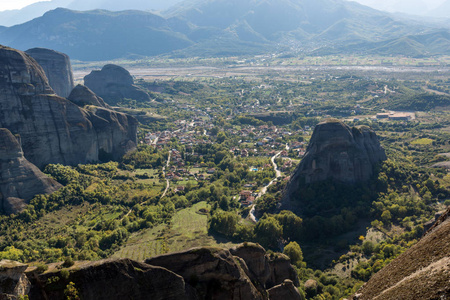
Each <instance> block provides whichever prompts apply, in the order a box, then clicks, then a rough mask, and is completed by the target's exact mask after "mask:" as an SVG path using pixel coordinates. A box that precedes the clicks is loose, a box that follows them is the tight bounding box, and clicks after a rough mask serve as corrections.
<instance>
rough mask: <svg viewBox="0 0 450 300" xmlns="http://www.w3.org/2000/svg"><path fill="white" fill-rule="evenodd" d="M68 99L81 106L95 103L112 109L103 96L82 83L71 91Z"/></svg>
mask: <svg viewBox="0 0 450 300" xmlns="http://www.w3.org/2000/svg"><path fill="white" fill-rule="evenodd" d="M67 99H69V100H70V101H72V102H73V103H75V104H76V105H78V106H81V107H83V106H85V105H94V106H99V107H104V108H108V109H111V107H110V106H109V105H108V104H106V103H105V101H103V99H102V98H101V97H99V96H97V95H96V94H95V93H94V92H93V91H91V90H90V89H89V88H88V87H87V86H84V85H81V84H79V85H77V86H76V87H75V88H74V89H73V90H72V92H70V95H69V97H68V98H67Z"/></svg>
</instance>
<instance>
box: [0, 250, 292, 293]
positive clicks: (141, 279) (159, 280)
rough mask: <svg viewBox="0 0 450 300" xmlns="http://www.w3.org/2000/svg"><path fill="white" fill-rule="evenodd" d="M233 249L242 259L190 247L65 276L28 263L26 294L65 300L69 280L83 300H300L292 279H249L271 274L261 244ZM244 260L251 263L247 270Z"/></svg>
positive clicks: (82, 266) (83, 266)
mask: <svg viewBox="0 0 450 300" xmlns="http://www.w3.org/2000/svg"><path fill="white" fill-rule="evenodd" d="M261 249H262V250H263V253H262V252H261ZM232 250H233V252H235V253H240V254H242V256H245V257H246V260H244V259H243V258H241V257H238V256H233V255H232V254H231V253H230V251H229V250H225V249H218V248H193V249H190V250H187V251H183V252H178V253H171V254H166V255H161V256H157V257H153V258H150V259H147V260H146V261H145V262H144V263H142V262H136V261H132V260H129V259H117V260H114V259H108V260H101V261H96V262H89V261H85V262H75V264H74V265H73V266H72V267H70V268H69V269H67V271H68V272H66V271H64V273H65V274H64V273H63V272H62V271H61V268H62V263H54V264H51V265H50V266H49V269H48V271H46V272H44V273H42V274H37V273H36V267H30V268H29V269H27V271H26V274H27V276H28V278H29V280H30V282H31V290H30V293H29V298H30V299H36V300H41V299H43V300H44V299H52V300H53V299H54V300H59V299H61V300H63V299H67V295H66V293H67V292H66V291H65V290H67V286H68V285H69V284H70V283H71V282H72V283H73V285H72V288H75V289H76V290H77V291H78V294H79V296H80V298H81V299H85V300H89V299H96V300H97V299H100V300H103V299H105V300H106V299H108V300H116V299H117V300H122V299H161V300H162V299H186V300H190V299H192V300H194V299H195V300H201V299H218V300H222V299H223V300H233V299H239V300H252V299H261V300H268V299H269V294H270V295H271V298H270V299H282V297H284V298H283V300H287V299H298V296H299V295H300V294H299V293H298V291H297V289H296V287H295V285H294V282H293V281H292V280H291V279H290V278H284V279H283V280H282V281H281V284H279V285H277V286H275V287H273V288H272V289H270V290H266V288H264V287H263V285H264V284H263V283H262V282H260V281H259V279H258V278H250V277H251V276H253V275H254V274H256V273H258V270H259V271H260V272H259V273H260V274H264V277H261V278H262V279H265V278H267V277H270V276H271V274H269V275H267V274H266V273H267V269H269V264H270V263H268V262H267V260H269V257H268V255H267V254H266V253H265V251H264V249H263V248H262V247H261V246H259V245H257V244H251V243H249V244H247V243H246V244H242V245H238V246H236V247H235V248H233V249H232ZM261 253H262V254H263V255H261ZM246 261H247V262H248V263H249V265H251V266H252V268H251V269H252V270H251V271H250V269H249V268H248V267H247V262H246ZM260 262H262V264H260ZM290 267H291V268H292V266H290ZM22 272H23V270H22ZM67 273H68V275H67ZM282 273H286V272H281V273H280V274H282ZM296 281H297V282H298V278H297V277H296ZM297 286H298V285H297ZM0 299H1V298H0Z"/></svg>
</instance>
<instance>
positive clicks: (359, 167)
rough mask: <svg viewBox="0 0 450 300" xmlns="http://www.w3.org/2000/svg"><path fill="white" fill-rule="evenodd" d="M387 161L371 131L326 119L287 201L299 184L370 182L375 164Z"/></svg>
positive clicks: (289, 189)
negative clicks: (326, 181) (328, 181)
mask: <svg viewBox="0 0 450 300" xmlns="http://www.w3.org/2000/svg"><path fill="white" fill-rule="evenodd" d="M385 159H386V154H385V152H384V149H383V148H382V147H381V145H380V142H379V141H378V138H377V135H376V134H375V132H374V131H373V130H372V129H370V128H369V127H367V126H360V127H353V128H350V127H349V126H347V125H346V124H344V123H342V122H340V121H338V120H327V121H325V122H322V123H320V124H318V125H317V126H316V128H315V129H314V132H313V135H312V137H311V140H310V144H309V146H308V149H307V151H306V154H305V157H304V158H303V159H302V161H301V162H300V164H299V166H298V167H297V169H296V170H295V172H294V175H293V176H292V177H291V180H290V182H289V184H288V185H287V188H286V191H285V198H286V197H287V198H295V193H296V191H297V187H298V185H299V184H300V183H305V184H309V183H315V182H319V181H324V180H327V179H331V180H335V181H338V182H342V183H346V184H354V183H357V182H363V181H367V180H369V179H370V178H371V177H372V175H373V171H374V167H375V165H376V164H377V163H379V162H381V161H383V160H385Z"/></svg>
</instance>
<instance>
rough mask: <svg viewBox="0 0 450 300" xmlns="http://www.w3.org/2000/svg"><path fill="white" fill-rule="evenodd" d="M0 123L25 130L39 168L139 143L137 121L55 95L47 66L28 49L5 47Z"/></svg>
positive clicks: (26, 148) (114, 154)
mask: <svg viewBox="0 0 450 300" xmlns="http://www.w3.org/2000/svg"><path fill="white" fill-rule="evenodd" d="M0 127H1V128H8V129H9V130H10V131H11V132H12V133H13V134H20V137H21V141H22V149H23V152H24V155H25V157H26V158H27V159H28V160H29V161H30V162H32V163H33V164H35V165H36V166H38V167H42V166H44V165H46V164H49V163H62V164H66V165H71V164H78V163H87V162H92V161H98V160H99V155H102V154H104V155H105V156H108V157H111V158H118V157H120V156H122V155H123V154H125V153H126V152H127V151H129V150H130V149H133V148H134V147H135V146H136V132H137V121H136V119H134V118H133V117H131V116H128V115H126V114H122V113H118V112H115V111H112V110H109V109H105V108H98V109H92V110H90V111H88V110H84V109H82V108H80V107H78V106H77V105H75V104H74V103H72V102H70V101H69V100H67V99H64V98H61V97H59V96H56V95H55V94H54V92H53V90H52V89H51V88H50V86H49V84H48V81H47V77H46V76H45V73H44V71H43V69H42V68H41V67H40V66H39V65H38V64H37V62H36V61H35V60H34V59H32V58H31V57H30V56H28V55H27V54H25V53H24V52H21V51H18V50H15V49H11V48H7V47H3V46H0Z"/></svg>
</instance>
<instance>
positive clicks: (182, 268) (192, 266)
mask: <svg viewBox="0 0 450 300" xmlns="http://www.w3.org/2000/svg"><path fill="white" fill-rule="evenodd" d="M145 263H147V264H149V265H154V266H161V267H163V268H166V269H169V270H171V271H173V272H175V273H177V274H179V275H181V276H182V277H183V278H184V280H185V281H186V282H187V283H189V284H190V285H191V286H193V287H195V289H196V291H197V293H198V297H199V299H224V300H225V299H228V300H233V299H235V300H238V299H242V300H244V299H266V297H265V295H261V293H260V292H259V291H258V290H257V289H256V288H255V286H254V285H253V284H252V282H251V280H250V278H249V277H248V275H247V274H246V273H245V271H244V269H246V267H244V269H243V268H242V267H241V266H240V263H239V260H237V259H236V258H235V257H233V255H231V253H230V252H229V251H228V250H223V249H216V248H194V249H191V250H188V251H185V252H179V253H172V254H167V255H162V256H158V257H154V258H150V259H147V260H146V261H145ZM244 266H245V264H244Z"/></svg>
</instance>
